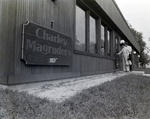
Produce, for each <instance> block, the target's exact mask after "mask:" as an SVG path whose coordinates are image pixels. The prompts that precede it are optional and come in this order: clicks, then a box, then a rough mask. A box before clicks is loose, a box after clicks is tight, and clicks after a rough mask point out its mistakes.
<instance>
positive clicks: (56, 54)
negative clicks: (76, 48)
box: [22, 22, 73, 65]
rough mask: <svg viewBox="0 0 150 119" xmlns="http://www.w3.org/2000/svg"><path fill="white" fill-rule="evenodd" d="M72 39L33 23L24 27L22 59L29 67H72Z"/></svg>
mask: <svg viewBox="0 0 150 119" xmlns="http://www.w3.org/2000/svg"><path fill="white" fill-rule="evenodd" d="M72 50H73V49H72V39H71V37H69V36H67V35H64V34H62V33H59V32H56V31H54V30H51V29H48V28H45V27H43V26H40V25H37V24H35V23H32V22H28V23H27V24H24V25H23V38H22V59H23V60H24V61H25V62H26V64H28V65H71V63H72V52H73V51H72Z"/></svg>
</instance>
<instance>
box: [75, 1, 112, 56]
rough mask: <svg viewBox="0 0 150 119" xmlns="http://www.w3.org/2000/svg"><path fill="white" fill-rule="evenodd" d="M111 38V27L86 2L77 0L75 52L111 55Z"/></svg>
mask: <svg viewBox="0 0 150 119" xmlns="http://www.w3.org/2000/svg"><path fill="white" fill-rule="evenodd" d="M112 38H113V37H112V29H111V27H110V26H109V25H108V24H107V23H106V22H105V21H103V20H102V19H101V18H100V16H99V15H98V14H97V13H96V12H94V10H92V8H91V9H90V8H89V6H87V5H86V3H82V2H81V1H77V5H76V37H75V52H76V53H81V54H85V55H92V56H94V55H95V56H104V57H111V56H112V55H111V54H112V51H111V47H112V42H113V41H112ZM80 51H81V52H80ZM113 52H114V50H113Z"/></svg>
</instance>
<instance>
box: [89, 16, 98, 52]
mask: <svg viewBox="0 0 150 119" xmlns="http://www.w3.org/2000/svg"><path fill="white" fill-rule="evenodd" d="M96 50H97V48H96V20H95V19H94V18H93V17H91V16H90V52H91V53H96Z"/></svg>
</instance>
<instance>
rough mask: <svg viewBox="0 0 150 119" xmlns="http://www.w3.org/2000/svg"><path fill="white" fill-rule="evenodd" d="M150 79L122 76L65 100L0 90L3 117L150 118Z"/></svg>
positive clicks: (70, 118) (54, 118)
mask: <svg viewBox="0 0 150 119" xmlns="http://www.w3.org/2000/svg"><path fill="white" fill-rule="evenodd" d="M149 79H150V78H149V77H145V76H140V75H128V76H123V77H121V78H117V79H115V80H113V81H110V82H106V83H104V84H102V85H100V86H96V87H92V88H89V89H87V90H83V91H82V92H81V93H79V94H77V95H75V96H73V97H72V98H70V99H68V100H66V101H64V102H62V103H55V102H52V101H48V100H47V99H40V98H37V97H34V96H32V95H29V94H27V93H26V92H21V93H19V92H17V91H12V90H9V89H0V119H149V118H150V80H149Z"/></svg>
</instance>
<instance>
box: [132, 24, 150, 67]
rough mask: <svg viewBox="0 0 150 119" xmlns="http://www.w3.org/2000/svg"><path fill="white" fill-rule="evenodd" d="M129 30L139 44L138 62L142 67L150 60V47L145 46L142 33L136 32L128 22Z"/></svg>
mask: <svg viewBox="0 0 150 119" xmlns="http://www.w3.org/2000/svg"><path fill="white" fill-rule="evenodd" d="M129 27H130V30H131V32H132V34H133V36H134V37H135V39H136V40H137V42H138V43H139V46H140V59H139V62H140V63H141V66H142V67H145V65H146V64H148V63H149V62H150V57H149V55H148V53H149V51H150V49H149V48H148V47H147V46H146V43H145V42H144V41H143V33H142V32H138V31H137V30H135V29H134V28H132V26H131V24H129Z"/></svg>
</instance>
